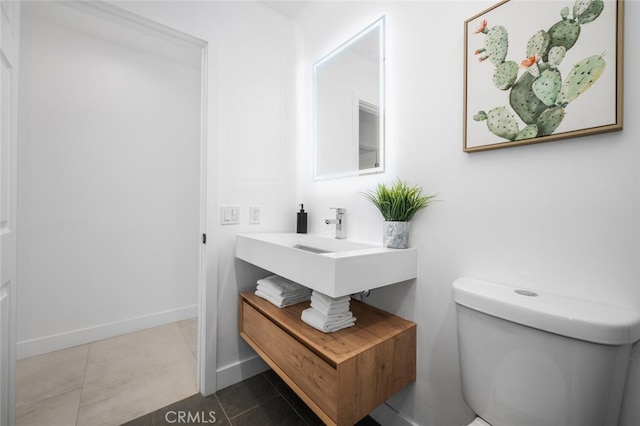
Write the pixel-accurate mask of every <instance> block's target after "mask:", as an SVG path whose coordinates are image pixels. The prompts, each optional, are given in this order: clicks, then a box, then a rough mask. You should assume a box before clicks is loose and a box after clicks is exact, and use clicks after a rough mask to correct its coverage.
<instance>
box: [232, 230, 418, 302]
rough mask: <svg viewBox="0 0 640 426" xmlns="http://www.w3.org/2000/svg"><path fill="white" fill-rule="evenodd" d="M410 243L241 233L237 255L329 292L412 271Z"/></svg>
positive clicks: (393, 279) (374, 284) (394, 279)
mask: <svg viewBox="0 0 640 426" xmlns="http://www.w3.org/2000/svg"><path fill="white" fill-rule="evenodd" d="M417 254H418V251H417V249H415V248H408V249H401V250H397V249H388V248H384V247H382V246H381V245H380V244H375V243H368V242H360V241H354V240H338V239H335V238H331V237H327V236H321V235H309V234H293V233H274V234H240V235H237V237H236V257H237V258H239V259H242V260H244V261H246V262H249V263H252V264H254V265H256V266H259V267H260V268H263V269H266V270H268V271H270V272H273V273H274V274H278V275H280V276H283V277H285V278H288V279H290V280H292V281H295V282H297V283H299V284H302V285H304V286H306V287H309V288H311V289H313V290H317V291H319V292H321V293H324V294H326V295H328V296H331V297H340V296H344V295H347V294H353V293H359V292H361V291H365V290H371V289H374V288H378V287H382V286H385V285H389V284H394V283H398V282H401V281H406V280H410V279H413V278H415V277H416V276H417V270H418V256H417Z"/></svg>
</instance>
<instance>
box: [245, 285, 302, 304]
mask: <svg viewBox="0 0 640 426" xmlns="http://www.w3.org/2000/svg"><path fill="white" fill-rule="evenodd" d="M256 290H260V291H261V292H263V293H265V294H268V295H269V296H271V297H274V298H285V297H287V298H297V297H302V296H305V297H306V300H309V298H310V297H311V292H310V291H308V289H303V290H297V291H289V292H287V293H279V292H277V291H273V289H272V288H271V287H265V286H264V285H263V284H258V285H257V286H256Z"/></svg>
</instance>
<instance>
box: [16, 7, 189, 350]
mask: <svg viewBox="0 0 640 426" xmlns="http://www.w3.org/2000/svg"><path fill="white" fill-rule="evenodd" d="M23 16H24V20H23V26H22V63H21V65H22V67H21V75H20V89H21V90H20V140H19V165H20V167H19V173H20V175H19V216H20V222H21V229H20V238H19V245H18V274H19V277H20V278H19V279H20V285H19V289H18V296H19V297H18V340H19V356H21V357H25V356H32V355H36V354H38V353H43V352H48V351H52V350H56V349H60V348H64V347H69V346H74V345H77V344H81V343H86V342H89V341H93V340H97V339H100V338H105V337H110V336H113V335H117V334H122V333H124V332H130V331H134V330H136V329H140V328H145V327H149V326H153V325H158V324H161V323H166V322H171V321H177V320H180V319H185V318H190V317H193V316H196V315H197V304H198V279H199V265H198V256H199V246H200V243H199V240H200V238H199V226H200V225H199V217H200V207H199V206H200V199H199V197H200V194H199V182H200V83H201V78H200V50H201V47H198V46H190V47H187V49H191V53H190V54H187V55H186V56H184V57H180V56H177V57H176V56H173V55H172V54H171V51H172V50H173V49H175V48H176V46H174V45H173V44H171V42H169V41H165V40H158V39H154V37H149V36H148V34H145V33H140V32H136V31H135V30H131V29H130V28H126V27H122V26H121V24H114V23H108V22H106V21H104V20H102V19H101V18H95V17H93V16H91V15H87V14H85V13H83V12H79V11H77V10H74V9H70V8H67V7H64V6H54V5H52V4H47V5H45V4H44V3H42V4H38V3H30V4H28V5H26V6H25V8H24V9H23ZM42 18H44V19H45V20H43V19H42ZM123 34H126V35H127V36H129V37H131V39H134V40H136V43H135V44H133V43H128V42H127V41H126V40H127V37H121V36H122V35H123ZM145 40H146V43H148V44H150V48H149V49H147V48H146V45H145ZM189 55H191V56H189ZM189 57H190V59H188V58H189Z"/></svg>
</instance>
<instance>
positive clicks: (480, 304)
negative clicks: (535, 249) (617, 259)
mask: <svg viewBox="0 0 640 426" xmlns="http://www.w3.org/2000/svg"><path fill="white" fill-rule="evenodd" d="M532 293H533V294H532ZM534 294H535V295H534ZM453 298H454V300H455V302H456V303H457V304H459V305H463V306H466V307H468V308H470V309H473V310H476V311H479V312H483V313H485V314H488V315H492V316H494V317H498V318H502V319H505V320H508V321H512V322H515V323H518V324H522V325H526V326H529V327H533V328H537V329H540V330H544V331H548V332H550V333H555V334H560V335H563V336H567V337H572V338H574V339H579V340H585V341H588V342H593V343H601V344H605V345H624V344H629V343H634V342H637V341H638V340H640V312H638V311H635V310H633V309H629V308H625V307H620V306H612V305H607V304H604V303H599V302H596V301H591V300H584V299H578V298H574V297H568V296H564V295H560V294H555V293H550V292H544V291H538V290H531V289H521V288H518V287H513V286H509V285H504V284H498V283H493V282H489V281H482V280H477V279H473V278H467V277H462V278H458V279H457V280H455V281H454V283H453Z"/></svg>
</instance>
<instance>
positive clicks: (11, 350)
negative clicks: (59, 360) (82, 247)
mask: <svg viewBox="0 0 640 426" xmlns="http://www.w3.org/2000/svg"><path fill="white" fill-rule="evenodd" d="M0 9H1V10H0V65H1V68H0V74H1V82H0V242H1V244H0V259H1V262H0V425H2V426H9V425H12V424H13V423H14V420H15V364H16V232H15V230H16V223H15V219H16V165H17V161H16V159H17V156H16V140H17V117H16V111H17V109H18V108H17V90H16V89H17V81H16V79H17V74H18V73H17V66H18V45H19V40H18V36H19V32H18V31H19V28H18V27H19V22H20V19H19V17H20V3H19V2H18V1H9V0H2V1H0Z"/></svg>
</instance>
